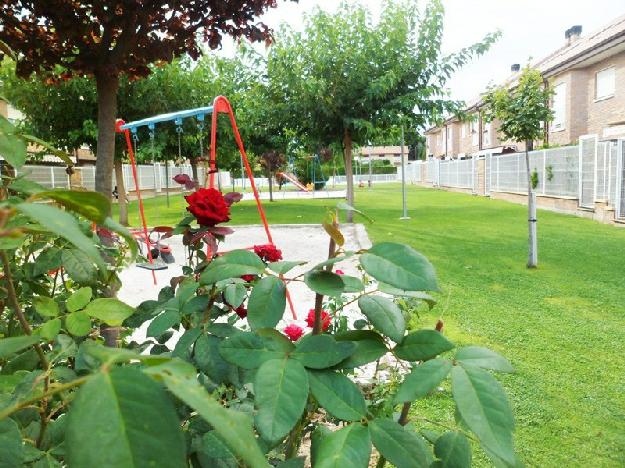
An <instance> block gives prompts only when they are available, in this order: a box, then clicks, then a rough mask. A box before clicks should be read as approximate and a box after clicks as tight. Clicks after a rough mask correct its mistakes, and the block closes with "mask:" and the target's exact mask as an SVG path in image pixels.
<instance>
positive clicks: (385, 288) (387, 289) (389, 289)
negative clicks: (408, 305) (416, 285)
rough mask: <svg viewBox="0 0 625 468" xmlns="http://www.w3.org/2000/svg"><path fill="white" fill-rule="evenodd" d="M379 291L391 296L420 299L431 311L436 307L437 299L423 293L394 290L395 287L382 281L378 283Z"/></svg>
mask: <svg viewBox="0 0 625 468" xmlns="http://www.w3.org/2000/svg"><path fill="white" fill-rule="evenodd" d="M378 289H379V290H380V292H383V293H385V294H390V295H391V296H402V297H411V298H413V299H419V300H421V301H423V302H425V303H426V304H427V305H428V308H429V309H430V310H431V309H432V308H433V307H434V306H435V305H436V299H434V298H433V297H432V296H431V295H429V294H428V293H426V292H423V291H404V290H403V289H398V288H394V287H393V286H390V285H388V284H386V283H383V282H381V281H378Z"/></svg>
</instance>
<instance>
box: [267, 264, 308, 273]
mask: <svg viewBox="0 0 625 468" xmlns="http://www.w3.org/2000/svg"><path fill="white" fill-rule="evenodd" d="M305 264H306V262H301V261H300V262H297V261H295V262H289V261H282V262H272V263H269V264H268V265H267V268H269V269H270V270H271V271H273V272H274V273H277V274H279V275H284V274H286V273H288V272H289V271H291V270H292V269H293V268H295V267H297V266H300V265H305Z"/></svg>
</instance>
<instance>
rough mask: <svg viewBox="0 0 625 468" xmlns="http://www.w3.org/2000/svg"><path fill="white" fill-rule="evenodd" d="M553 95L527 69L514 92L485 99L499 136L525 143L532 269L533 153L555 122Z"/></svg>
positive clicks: (534, 247) (534, 253)
mask: <svg viewBox="0 0 625 468" xmlns="http://www.w3.org/2000/svg"><path fill="white" fill-rule="evenodd" d="M552 94H553V92H552V91H551V89H550V88H549V87H548V86H547V85H546V83H545V81H544V79H543V77H542V75H541V74H540V72H539V71H538V70H535V69H532V68H530V67H526V68H525V69H524V70H523V73H522V74H521V76H520V77H519V80H518V83H517V84H516V86H515V87H514V88H513V89H508V88H504V87H500V88H495V89H492V90H490V91H489V93H488V94H487V95H486V97H485V100H484V101H485V103H486V118H487V119H489V120H493V119H497V120H499V122H500V127H499V132H500V133H501V134H502V135H503V136H504V137H505V138H506V139H508V140H513V141H516V142H525V168H526V171H527V194H528V197H527V206H528V230H529V252H528V259H527V267H528V268H536V267H537V266H538V240H537V237H536V228H537V226H536V224H537V219H536V193H535V192H534V189H535V188H536V185H537V184H538V180H537V179H536V178H535V177H534V178H533V177H532V176H531V174H530V158H529V152H530V151H532V149H533V148H534V141H535V140H540V139H542V138H543V136H544V132H545V130H544V128H545V127H543V126H542V125H543V123H544V125H545V126H546V125H547V124H548V122H550V121H551V119H552V118H553V111H552V110H551V109H550V107H549V101H550V98H551V95H552Z"/></svg>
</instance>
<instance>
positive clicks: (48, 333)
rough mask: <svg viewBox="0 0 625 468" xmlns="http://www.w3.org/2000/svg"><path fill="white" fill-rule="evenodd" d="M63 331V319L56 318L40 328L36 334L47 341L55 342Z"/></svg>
mask: <svg viewBox="0 0 625 468" xmlns="http://www.w3.org/2000/svg"><path fill="white" fill-rule="evenodd" d="M60 331H61V319H58V318H55V319H52V320H48V321H47V322H46V323H44V324H43V325H42V326H40V327H39V328H38V329H37V330H35V333H38V334H39V335H40V336H42V337H44V338H45V339H47V340H50V341H51V340H53V339H54V338H55V337H56V335H58V334H59V332H60Z"/></svg>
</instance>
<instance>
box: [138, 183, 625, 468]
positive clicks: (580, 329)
mask: <svg viewBox="0 0 625 468" xmlns="http://www.w3.org/2000/svg"><path fill="white" fill-rule="evenodd" d="M332 203H333V202H332V201H328V200H313V201H297V200H293V201H284V200H280V201H278V202H275V203H272V204H270V203H266V204H265V206H266V210H267V214H268V218H269V221H270V223H314V222H317V221H319V220H321V217H322V214H323V212H324V207H325V206H329V205H332ZM146 205H147V214H148V219H149V223H150V224H151V225H155V224H172V223H174V222H175V221H176V220H178V219H179V218H180V217H181V215H182V213H183V210H184V208H183V205H184V203H183V201H182V200H181V198H180V197H178V200H177V201H176V203H175V206H172V208H171V209H169V210H167V209H165V208H164V204H163V200H162V199H160V200H154V199H152V200H147V202H146ZM356 205H357V207H358V208H360V209H362V210H364V211H365V212H366V213H367V214H368V215H369V216H371V217H372V218H374V220H375V223H374V224H372V225H370V226H368V228H367V229H368V231H369V234H370V236H371V237H372V239H373V241H374V242H380V241H387V240H392V241H396V242H404V243H408V244H410V245H412V246H413V247H414V248H416V249H417V250H419V251H421V252H422V253H424V254H425V255H426V256H427V257H428V258H429V259H430V260H431V261H432V263H433V264H434V265H435V267H436V269H437V272H438V275H439V278H440V282H441V287H442V290H443V292H442V293H441V294H440V295H439V301H440V302H439V304H438V305H437V307H436V308H435V309H434V311H432V312H429V313H424V314H421V315H420V320H421V321H422V324H423V325H424V326H425V325H427V326H433V324H434V322H435V319H436V318H438V317H439V316H440V317H442V318H443V320H444V321H445V332H446V333H447V335H448V336H449V337H450V338H451V339H452V340H454V341H455V342H457V343H460V344H469V343H474V344H480V345H484V346H488V347H491V348H493V349H495V350H497V351H499V352H501V353H503V354H505V355H506V356H507V357H508V358H509V359H510V360H511V361H512V363H513V364H514V366H515V367H516V369H517V372H516V373H515V374H512V375H506V376H501V380H502V381H503V383H504V385H505V387H506V389H507V391H508V394H509V395H510V398H511V401H512V405H513V407H514V412H515V416H516V420H517V432H516V444H517V448H518V453H519V455H520V457H521V459H522V460H523V461H524V462H525V463H526V464H527V465H529V466H541V467H543V466H566V467H568V466H584V467H590V466H592V467H599V466H623V465H624V464H625V358H624V356H625V297H624V293H625V274H624V273H625V229H619V228H616V227H613V226H607V225H602V224H598V223H595V222H592V221H589V220H585V219H581V218H576V217H572V216H566V215H560V214H556V213H550V212H544V211H541V212H539V225H538V232H539V262H540V267H539V268H538V269H537V270H534V271H528V270H527V269H526V268H525V260H526V252H527V240H526V239H527V222H526V208H525V207H523V206H518V205H514V204H509V203H506V202H502V201H496V200H490V199H487V198H482V197H473V196H470V195H465V194H457V193H449V192H443V191H435V190H427V189H420V188H414V187H411V188H410V190H409V198H408V206H409V210H410V213H409V214H410V216H411V217H412V219H411V220H409V221H400V220H399V219H398V218H399V216H400V207H401V197H400V193H399V185H379V186H377V187H376V188H375V189H374V190H373V191H367V190H366V189H361V190H360V191H359V192H358V193H357V199H356ZM133 212H136V208H135V209H133ZM232 218H233V219H232V221H233V223H235V224H248V223H258V215H257V213H256V211H255V206H254V205H253V204H252V203H250V202H246V203H243V204H240V205H237V206H235V207H234V208H233V216H232ZM132 221H133V222H134V223H135V224H136V223H138V217H137V216H136V215H135V216H134V218H133V219H132ZM426 411H427V414H430V415H431V414H433V413H434V414H436V418H439V419H443V420H447V421H449V422H452V421H453V412H452V411H451V407H450V405H449V404H448V399H446V398H441V397H435V398H434V399H429V400H426V401H424V402H423V403H420V404H419V405H418V406H417V407H416V408H415V416H418V415H419V414H423V415H425V414H426ZM483 460H484V459H483V458H482V457H481V456H480V457H479V459H478V465H485V463H483Z"/></svg>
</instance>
